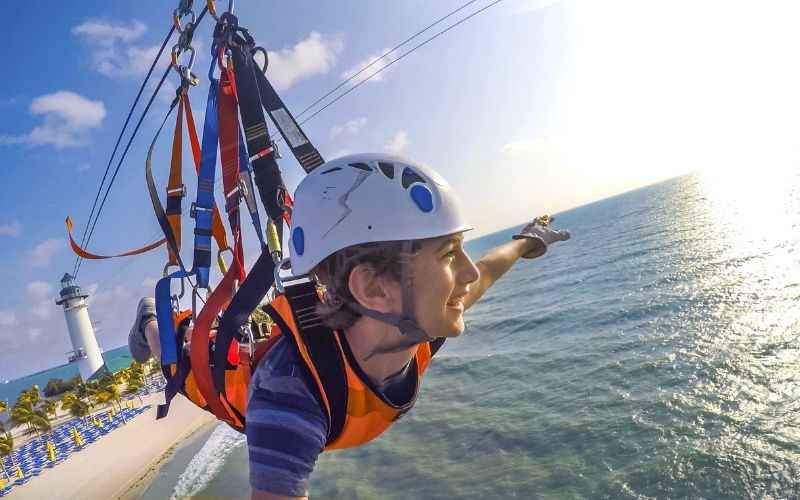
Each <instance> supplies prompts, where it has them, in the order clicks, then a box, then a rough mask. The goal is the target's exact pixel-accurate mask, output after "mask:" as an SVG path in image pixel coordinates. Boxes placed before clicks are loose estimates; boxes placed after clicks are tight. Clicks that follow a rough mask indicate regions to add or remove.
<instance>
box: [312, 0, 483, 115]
mask: <svg viewBox="0 0 800 500" xmlns="http://www.w3.org/2000/svg"><path fill="white" fill-rule="evenodd" d="M477 1H478V0H470V1H469V2H467V3H465V4H463V5H461V6H460V7H458V8H457V9H455V10H453V11H450V13H449V14H446V15H445V16H444V17H440V18H439V19H437V20H436V21H434V22H433V23H431V24H429V25H428V26H426V27H424V28H422V29H421V30H419V31H417V32H416V33H414V34H413V35H411V36H410V37H408V38H406V39H405V40H404V41H403V42H400V43H399V44H397V45H395V46H394V48H392V49H391V50H388V51H386V52H385V53H384V54H383V55H382V56H380V57H379V58H377V59H375V60H374V61H372V62H371V63H369V64H367V65H366V66H364V67H363V68H361V69H360V70H358V73H356V74H354V75H352V76H351V77H350V78H348V79H347V80H345V81H343V82H342V83H340V84H339V85H337V86H336V87H334V88H333V89H331V90H330V91H329V92H328V93H327V94H325V95H324V96H322V97H320V98H319V99H317V100H316V101H314V102H313V103H311V104H310V105H309V106H308V107H306V109H304V110H303V111H301V112H300V113H298V114H297V118H298V119H299V118H300V117H301V116H303V115H304V114H306V113H307V112H308V110H310V109H311V108H313V107H314V106H316V105H317V104H319V103H320V102H321V101H323V100H324V99H325V98H326V97H328V96H329V95H331V94H333V93H334V92H336V91H337V90H339V89H340V88H342V87H343V86H344V85H346V84H347V83H348V82H350V81H351V80H353V78H355V77H357V76H358V75H360V74H361V73H363V72H364V71H366V70H367V69H369V68H371V67H372V66H374V65H375V64H377V63H378V61H380V60H382V59H383V58H384V57H386V56H388V55H389V54H391V53H392V52H394V51H396V50H397V49H399V48H400V47H402V46H403V45H405V44H407V43H408V42H410V41H411V40H413V39H415V38H416V37H418V36H419V35H421V34H423V33H425V32H426V31H428V30H429V29H431V28H433V27H434V26H436V25H437V24H439V23H440V22H442V21H444V20H445V19H447V18H448V17H450V16H452V15H453V14H455V13H456V12H459V11H460V10H462V9H464V8H465V7H468V6H469V5H471V4H473V3H475V2H477Z"/></svg>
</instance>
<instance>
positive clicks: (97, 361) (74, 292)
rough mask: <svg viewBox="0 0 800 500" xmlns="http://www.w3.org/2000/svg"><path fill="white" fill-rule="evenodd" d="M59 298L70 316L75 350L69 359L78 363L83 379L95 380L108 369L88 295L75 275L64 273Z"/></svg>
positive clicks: (65, 314)
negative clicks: (88, 302) (99, 343)
mask: <svg viewBox="0 0 800 500" xmlns="http://www.w3.org/2000/svg"><path fill="white" fill-rule="evenodd" d="M60 295H61V296H60V298H59V299H58V300H56V304H58V305H60V306H63V307H64V317H65V318H66V319H67V329H68V330H69V338H70V340H72V349H73V351H72V352H71V353H68V354H69V362H70V363H77V364H78V371H79V372H80V374H81V378H82V379H83V380H84V381H87V380H94V379H96V378H97V377H99V376H100V375H102V374H103V372H106V371H108V368H106V365H105V363H104V362H103V356H102V354H100V348H99V347H98V346H97V339H96V338H95V336H94V329H93V328H92V320H90V319H89V311H88V309H87V307H88V304H87V303H86V299H87V297H89V295H87V294H85V293H83V292H82V291H81V287H79V286H78V285H76V284H75V277H74V276H70V275H69V274H64V277H63V278H61V293H60Z"/></svg>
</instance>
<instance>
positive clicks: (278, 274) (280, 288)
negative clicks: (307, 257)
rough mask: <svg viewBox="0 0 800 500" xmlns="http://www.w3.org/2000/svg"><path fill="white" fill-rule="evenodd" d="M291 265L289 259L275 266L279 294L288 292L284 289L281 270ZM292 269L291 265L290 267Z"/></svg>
mask: <svg viewBox="0 0 800 500" xmlns="http://www.w3.org/2000/svg"><path fill="white" fill-rule="evenodd" d="M286 264H289V259H288V258H286V259H283V260H282V261H280V262H278V263H277V264H275V289H276V290H278V293H281V294H282V293H285V292H286V290H285V289H284V288H283V280H281V269H283V268H284V266H286ZM289 267H290V268H291V265H290V266H289Z"/></svg>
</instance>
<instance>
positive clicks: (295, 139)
mask: <svg viewBox="0 0 800 500" xmlns="http://www.w3.org/2000/svg"><path fill="white" fill-rule="evenodd" d="M270 114H271V115H272V118H273V119H274V120H275V121H276V122H278V127H280V129H281V131H282V132H283V135H284V136H286V140H287V141H289V145H290V146H291V147H292V148H296V147H297V146H302V145H303V144H306V143H307V142H308V139H306V137H305V135H303V132H302V131H301V130H300V129H299V128H297V125H296V124H295V123H294V120H293V119H292V117H291V116H289V112H288V111H286V109H284V108H280V109H276V110H275V111H270Z"/></svg>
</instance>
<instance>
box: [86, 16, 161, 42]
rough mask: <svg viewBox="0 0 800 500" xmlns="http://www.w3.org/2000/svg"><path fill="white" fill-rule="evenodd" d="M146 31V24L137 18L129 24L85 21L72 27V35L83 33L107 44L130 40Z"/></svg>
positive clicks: (90, 38) (94, 40) (91, 38)
mask: <svg viewBox="0 0 800 500" xmlns="http://www.w3.org/2000/svg"><path fill="white" fill-rule="evenodd" d="M145 32H147V26H146V25H145V24H144V23H143V22H141V21H137V20H133V21H131V26H130V27H129V28H128V27H125V26H122V25H113V24H110V23H106V22H103V21H87V22H85V23H83V24H81V25H78V26H75V27H74V28H72V34H73V35H83V36H86V37H87V38H88V39H89V40H92V41H93V42H95V43H98V44H102V45H108V44H110V43H113V42H116V41H117V40H119V41H123V42H132V41H133V40H136V39H137V38H139V37H140V36H142V35H143V34H144V33H145Z"/></svg>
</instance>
